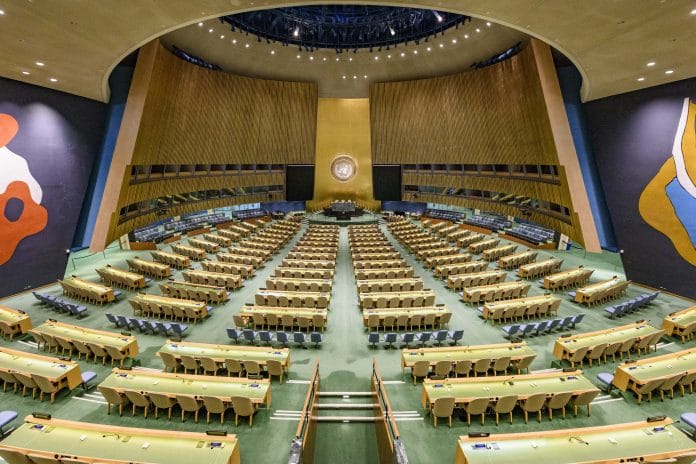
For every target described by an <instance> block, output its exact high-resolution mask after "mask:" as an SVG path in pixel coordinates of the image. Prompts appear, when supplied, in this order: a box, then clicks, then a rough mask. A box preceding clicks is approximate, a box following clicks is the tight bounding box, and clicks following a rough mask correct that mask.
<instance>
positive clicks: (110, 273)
mask: <svg viewBox="0 0 696 464" xmlns="http://www.w3.org/2000/svg"><path fill="white" fill-rule="evenodd" d="M97 274H99V277H101V278H102V280H104V282H106V283H107V284H110V285H113V284H118V285H123V286H125V287H128V288H132V289H136V288H143V287H145V277H143V276H142V275H140V274H137V273H135V272H129V271H126V270H125V269H119V268H117V267H113V266H111V265H110V264H109V265H107V266H106V267H103V268H101V269H97Z"/></svg>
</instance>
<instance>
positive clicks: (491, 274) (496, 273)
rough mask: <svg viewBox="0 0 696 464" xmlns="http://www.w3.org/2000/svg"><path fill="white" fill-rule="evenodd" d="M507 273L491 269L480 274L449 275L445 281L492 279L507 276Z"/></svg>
mask: <svg viewBox="0 0 696 464" xmlns="http://www.w3.org/2000/svg"><path fill="white" fill-rule="evenodd" d="M507 272H508V271H505V270H499V269H491V270H488V271H481V272H469V273H468V274H451V275H449V276H447V281H448V282H449V281H452V282H455V281H459V280H465V279H476V278H478V279H480V278H483V277H494V276H500V275H503V276H504V275H507Z"/></svg>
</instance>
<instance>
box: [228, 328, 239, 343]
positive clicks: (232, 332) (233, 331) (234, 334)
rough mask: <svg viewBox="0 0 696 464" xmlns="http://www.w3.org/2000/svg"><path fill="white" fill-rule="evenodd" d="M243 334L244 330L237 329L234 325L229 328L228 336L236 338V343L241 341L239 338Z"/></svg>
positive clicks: (232, 338)
mask: <svg viewBox="0 0 696 464" xmlns="http://www.w3.org/2000/svg"><path fill="white" fill-rule="evenodd" d="M241 336H242V331H241V330H238V329H235V328H234V327H228V328H227V337H228V338H229V339H230V340H234V343H239V338H240V337H241Z"/></svg>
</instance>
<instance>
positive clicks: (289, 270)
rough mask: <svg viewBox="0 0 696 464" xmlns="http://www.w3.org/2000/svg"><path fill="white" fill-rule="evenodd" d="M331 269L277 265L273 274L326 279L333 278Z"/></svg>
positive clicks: (293, 277)
mask: <svg viewBox="0 0 696 464" xmlns="http://www.w3.org/2000/svg"><path fill="white" fill-rule="evenodd" d="M333 275H334V271H333V269H307V268H300V267H284V266H278V267H277V268H275V271H274V276H275V277H282V278H290V279H328V280H333Z"/></svg>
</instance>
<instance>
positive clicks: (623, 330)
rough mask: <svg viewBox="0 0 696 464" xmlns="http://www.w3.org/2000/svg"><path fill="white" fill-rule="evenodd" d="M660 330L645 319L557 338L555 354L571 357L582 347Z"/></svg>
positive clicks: (556, 355) (559, 356)
mask: <svg viewBox="0 0 696 464" xmlns="http://www.w3.org/2000/svg"><path fill="white" fill-rule="evenodd" d="M658 332H662V330H661V329H657V328H655V327H653V326H651V325H650V324H648V323H647V322H645V321H643V322H634V323H632V324H627V325H622V326H619V327H612V328H609V329H603V330H595V331H594V332H585V333H581V334H575V335H573V336H572V337H566V338H557V339H556V343H554V346H553V356H554V357H555V358H556V359H570V357H571V356H572V355H573V354H574V353H575V352H576V351H577V350H578V349H580V348H584V347H589V348H592V347H594V346H596V345H599V344H601V343H607V344H609V345H611V344H612V343H619V342H625V341H626V340H629V339H631V338H645V337H649V336H652V335H653V334H656V333H658Z"/></svg>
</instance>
